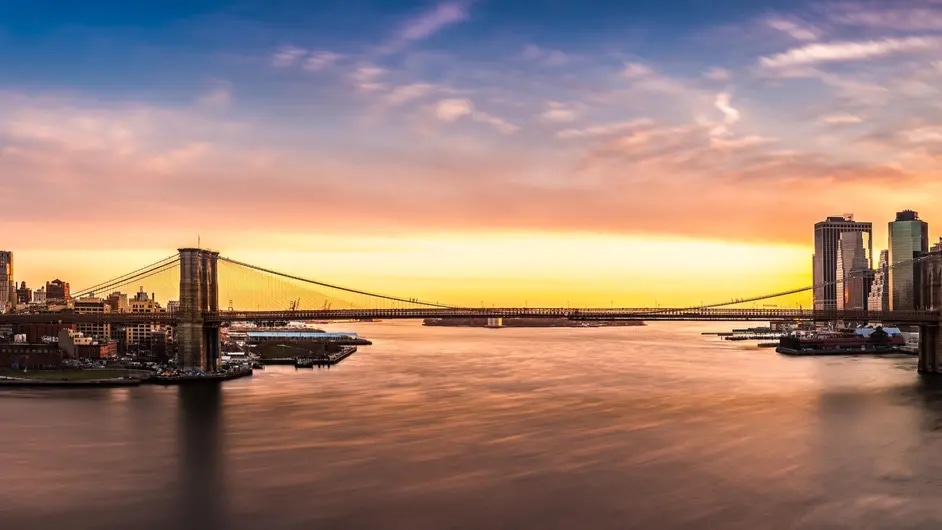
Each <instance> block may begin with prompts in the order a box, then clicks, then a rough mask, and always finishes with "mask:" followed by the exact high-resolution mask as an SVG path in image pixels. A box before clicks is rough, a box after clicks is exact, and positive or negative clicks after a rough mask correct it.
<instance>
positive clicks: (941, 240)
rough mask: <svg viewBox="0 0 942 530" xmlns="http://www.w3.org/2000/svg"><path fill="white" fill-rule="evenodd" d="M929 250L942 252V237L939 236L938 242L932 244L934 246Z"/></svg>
mask: <svg viewBox="0 0 942 530" xmlns="http://www.w3.org/2000/svg"><path fill="white" fill-rule="evenodd" d="M929 252H942V237H940V238H939V242H938V243H936V244H935V245H932V248H930V249H929Z"/></svg>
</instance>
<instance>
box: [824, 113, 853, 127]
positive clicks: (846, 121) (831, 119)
mask: <svg viewBox="0 0 942 530" xmlns="http://www.w3.org/2000/svg"><path fill="white" fill-rule="evenodd" d="M820 120H821V122H822V123H826V124H828V125H852V124H855V123H861V122H863V118H861V117H860V116H855V115H853V114H826V115H824V116H821V118H820Z"/></svg>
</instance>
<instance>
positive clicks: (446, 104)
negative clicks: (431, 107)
mask: <svg viewBox="0 0 942 530" xmlns="http://www.w3.org/2000/svg"><path fill="white" fill-rule="evenodd" d="M472 112H474V105H473V104H472V103H471V101H469V100H467V99H443V100H441V101H439V102H438V103H437V104H436V105H435V115H436V116H438V119H440V120H442V121H446V122H453V121H455V120H457V119H458V118H461V117H462V116H470V115H471V113H472Z"/></svg>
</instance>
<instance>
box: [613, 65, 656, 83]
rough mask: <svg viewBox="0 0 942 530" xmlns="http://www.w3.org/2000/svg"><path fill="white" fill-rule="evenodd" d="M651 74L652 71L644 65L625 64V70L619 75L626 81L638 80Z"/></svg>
mask: <svg viewBox="0 0 942 530" xmlns="http://www.w3.org/2000/svg"><path fill="white" fill-rule="evenodd" d="M653 73H654V72H653V70H651V68H650V67H648V66H647V65H645V64H642V63H625V68H624V70H622V72H621V75H623V76H625V77H627V78H628V79H638V78H641V77H647V76H649V75H651V74H653Z"/></svg>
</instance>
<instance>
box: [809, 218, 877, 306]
mask: <svg viewBox="0 0 942 530" xmlns="http://www.w3.org/2000/svg"><path fill="white" fill-rule="evenodd" d="M845 233H846V234H848V235H847V236H845V242H846V243H845V245H846V246H847V247H848V248H853V249H854V251H855V252H856V251H857V242H856V240H855V237H856V236H853V235H852V234H858V235H859V236H860V238H861V241H860V245H861V247H862V248H863V253H862V254H863V259H864V260H865V261H866V263H867V269H869V268H871V267H872V254H873V223H867V222H860V221H855V220H854V216H853V215H852V214H846V215H844V216H841V217H836V216H832V217H828V218H827V219H825V220H824V221H820V222H818V223H815V225H814V255H813V256H812V258H811V260H812V276H813V281H814V286H815V287H814V292H813V296H814V308H815V309H816V310H822V309H832V310H833V309H837V307H838V298H843V296H844V291H843V288H842V286H839V285H838V283H837V282H838V266H837V265H838V264H837V260H838V255H839V254H840V248H841V236H842V234H845ZM850 254H851V252H850V250H848V254H847V256H846V258H847V259H848V260H849V261H850V267H851V268H853V267H854V261H855V260H856V261H857V262H858V264H859V263H860V262H859V258H855V257H854V256H851V255H850ZM842 259H843V258H842ZM858 266H859V265H858ZM855 300H856V298H855ZM856 303H859V301H858V302H856Z"/></svg>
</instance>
